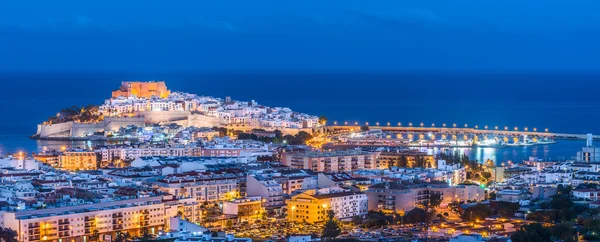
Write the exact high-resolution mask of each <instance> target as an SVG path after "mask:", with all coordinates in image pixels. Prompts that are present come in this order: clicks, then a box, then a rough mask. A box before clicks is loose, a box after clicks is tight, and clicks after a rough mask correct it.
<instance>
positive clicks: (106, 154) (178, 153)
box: [97, 147, 201, 162]
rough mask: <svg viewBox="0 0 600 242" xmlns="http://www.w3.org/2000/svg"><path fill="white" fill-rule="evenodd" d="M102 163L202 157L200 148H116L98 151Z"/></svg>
mask: <svg viewBox="0 0 600 242" xmlns="http://www.w3.org/2000/svg"><path fill="white" fill-rule="evenodd" d="M97 152H98V153H99V154H100V156H101V161H102V162H110V161H112V160H114V159H121V160H135V159H137V158H140V157H149V156H156V157H190V156H201V151H200V148H199V147H138V148H135V147H114V148H102V149H99V150H97Z"/></svg>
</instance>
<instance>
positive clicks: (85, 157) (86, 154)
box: [58, 151, 98, 171]
mask: <svg viewBox="0 0 600 242" xmlns="http://www.w3.org/2000/svg"><path fill="white" fill-rule="evenodd" d="M58 168H59V169H62V170H68V171H78V170H96V169H98V162H97V158H96V153H95V152H93V151H66V152H64V153H62V154H61V155H60V156H59V157H58Z"/></svg>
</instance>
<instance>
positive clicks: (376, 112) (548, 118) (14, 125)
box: [0, 72, 600, 161]
mask: <svg viewBox="0 0 600 242" xmlns="http://www.w3.org/2000/svg"><path fill="white" fill-rule="evenodd" d="M154 79H157V80H158V79H162V80H165V81H167V85H168V87H169V88H170V89H171V90H174V91H185V92H190V93H196V94H199V95H209V96H216V97H225V96H231V97H232V98H233V99H237V100H253V99H254V100H256V101H258V102H259V103H261V104H265V105H268V106H286V107H290V108H292V109H293V110H297V111H300V112H306V113H311V114H316V115H325V116H327V117H328V118H329V120H330V121H338V122H344V121H348V122H352V123H353V122H360V123H364V122H370V123H375V122H381V123H385V122H391V123H392V124H396V123H398V122H402V123H403V124H407V123H408V122H412V123H420V122H423V123H425V124H426V125H431V124H433V123H435V124H436V125H440V124H442V123H446V124H451V123H457V124H458V125H461V126H462V125H464V124H468V125H469V126H471V127H472V126H475V125H479V126H484V125H488V126H499V127H504V126H508V127H511V128H512V127H515V126H517V127H519V128H521V129H522V128H523V127H529V128H530V129H531V128H534V127H536V128H538V129H540V130H541V129H544V128H549V129H550V131H551V132H560V133H581V134H583V133H600V126H598V125H597V124H598V123H599V122H598V121H600V112H598V111H597V110H598V109H599V108H600V99H597V98H596V97H595V95H593V94H595V93H600V83H597V80H600V74H594V73H533V72H520V73H493V72H487V73H458V72H453V73H448V72H445V73H441V72H418V73H417V72H415V73H400V74H390V73H350V74H348V73H346V74H335V73H301V72H279V73H273V72H270V73H268V74H264V73H252V72H243V73H242V72H240V73H236V72H227V73H0V83H2V85H3V93H2V95H1V96H0V113H1V114H2V116H1V117H2V118H0V153H1V154H2V155H5V154H7V153H10V152H16V151H18V150H24V151H29V152H31V151H36V150H41V149H42V148H43V147H44V146H45V147H47V148H48V149H54V148H60V146H62V145H64V144H63V143H62V142H57V141H34V140H29V139H28V138H27V137H28V136H29V135H32V134H34V133H35V132H36V125H37V124H38V123H40V122H42V121H43V120H45V119H46V118H47V117H48V116H53V115H55V114H56V112H57V111H58V110H60V109H61V108H64V107H69V106H73V105H87V104H100V103H102V102H103V100H104V99H106V98H107V97H109V96H110V92H111V91H112V90H114V89H117V88H118V87H119V85H120V82H121V81H126V80H154ZM583 144H584V143H583V142H579V141H561V142H560V143H559V144H554V145H547V146H530V147H511V148H503V149H490V148H476V149H469V150H465V151H464V152H465V153H467V154H469V155H470V156H472V157H477V159H479V160H484V159H486V158H492V159H494V160H498V161H501V160H513V161H518V160H521V159H526V158H527V157H529V156H537V157H540V158H546V159H550V158H555V159H558V158H569V157H572V156H574V155H575V153H576V152H577V150H579V149H580V147H581V146H583ZM69 145H71V144H69ZM72 145H75V146H85V145H89V144H86V143H83V142H76V143H74V144H72Z"/></svg>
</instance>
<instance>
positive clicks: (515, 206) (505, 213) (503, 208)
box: [496, 202, 521, 218]
mask: <svg viewBox="0 0 600 242" xmlns="http://www.w3.org/2000/svg"><path fill="white" fill-rule="evenodd" d="M497 204H498V210H497V211H496V212H497V213H498V215H500V217H503V218H510V217H512V216H514V215H515V213H516V212H517V211H518V210H519V208H520V207H521V206H520V205H519V203H512V202H497Z"/></svg>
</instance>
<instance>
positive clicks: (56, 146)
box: [0, 136, 585, 164]
mask: <svg viewBox="0 0 600 242" xmlns="http://www.w3.org/2000/svg"><path fill="white" fill-rule="evenodd" d="M102 144H104V142H92V141H55V140H32V139H29V138H28V137H27V136H0V155H1V156H6V155H7V154H10V153H14V152H19V151H23V152H29V153H31V152H40V151H42V150H44V149H46V150H60V149H61V148H62V147H65V148H77V147H79V148H83V149H90V148H91V147H94V146H96V145H102ZM583 146H585V141H582V140H577V141H559V142H558V143H556V144H549V145H538V146H520V147H505V148H491V147H485V148H482V147H474V148H416V149H419V150H421V151H424V152H427V153H428V154H432V155H433V154H437V153H439V152H440V151H445V152H455V151H458V152H459V153H461V154H467V155H468V156H469V157H470V158H471V159H476V160H478V161H479V162H485V161H486V160H488V159H490V160H493V161H494V162H496V164H501V163H503V162H508V161H512V162H521V161H522V160H525V159H529V157H537V158H540V159H545V160H550V159H552V160H565V159H573V157H575V155H576V154H577V151H579V150H580V149H581V147H583Z"/></svg>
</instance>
